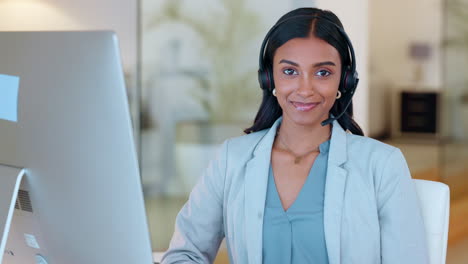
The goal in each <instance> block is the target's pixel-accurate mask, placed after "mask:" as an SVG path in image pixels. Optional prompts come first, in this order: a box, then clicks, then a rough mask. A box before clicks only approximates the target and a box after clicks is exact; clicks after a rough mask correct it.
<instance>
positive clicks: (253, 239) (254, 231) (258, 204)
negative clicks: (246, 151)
mask: <svg viewBox="0 0 468 264" xmlns="http://www.w3.org/2000/svg"><path fill="white" fill-rule="evenodd" d="M281 120H282V118H279V119H278V120H276V122H275V123H274V124H273V126H272V127H271V128H270V129H269V131H268V132H267V133H266V134H265V136H264V137H263V138H262V139H261V140H260V142H259V143H258V145H257V147H256V148H255V150H254V152H253V157H252V159H251V160H250V161H248V162H247V164H246V173H245V200H244V203H245V207H244V208H245V228H246V229H245V237H246V244H247V258H248V262H249V263H259V264H260V263H262V240H263V214H264V209H265V199H266V191H267V186H268V171H269V168H270V160H271V149H272V146H273V141H274V139H275V136H276V129H277V128H278V125H279V124H280V123H281Z"/></svg>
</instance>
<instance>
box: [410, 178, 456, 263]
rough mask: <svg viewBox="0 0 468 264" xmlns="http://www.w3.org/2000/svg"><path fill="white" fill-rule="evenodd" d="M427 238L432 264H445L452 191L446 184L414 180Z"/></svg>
mask: <svg viewBox="0 0 468 264" xmlns="http://www.w3.org/2000/svg"><path fill="white" fill-rule="evenodd" d="M414 183H415V186H416V190H417V193H418V196H419V201H420V206H421V210H422V216H423V219H424V227H425V229H426V236H427V248H428V250H429V260H430V264H444V263H445V258H446V255H447V238H448V225H449V210H450V190H449V187H448V186H447V185H446V184H443V183H440V182H435V181H426V180H414Z"/></svg>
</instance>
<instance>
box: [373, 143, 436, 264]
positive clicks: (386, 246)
mask: <svg viewBox="0 0 468 264" xmlns="http://www.w3.org/2000/svg"><path fill="white" fill-rule="evenodd" d="M384 163H385V165H384V166H383V168H382V172H381V175H380V182H379V184H378V192H377V203H378V211H379V222H380V241H381V257H382V263H383V264H387V263H388V264H393V263H411V264H419V263H421V264H427V263H429V258H428V251H427V242H426V235H425V231H424V222H423V219H422V215H421V209H420V207H419V201H418V197H417V193H416V189H415V187H414V183H413V180H412V179H411V175H410V171H409V169H408V165H407V164H406V161H405V158H404V157H403V154H402V153H401V151H400V150H399V149H395V150H394V151H392V152H391V153H390V155H389V157H387V159H386V161H384Z"/></svg>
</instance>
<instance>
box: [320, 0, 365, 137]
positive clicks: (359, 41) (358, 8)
mask: <svg viewBox="0 0 468 264" xmlns="http://www.w3.org/2000/svg"><path fill="white" fill-rule="evenodd" d="M316 2H317V7H319V8H323V9H329V10H331V11H332V12H334V13H335V14H336V15H337V16H338V17H339V18H340V20H341V22H342V23H343V25H344V27H345V30H346V33H347V34H348V35H349V38H350V39H351V42H352V43H353V47H354V50H355V53H356V62H357V63H356V66H357V71H358V73H359V85H358V88H357V90H356V94H355V96H354V98H353V105H354V116H355V119H356V121H357V122H358V124H359V125H360V126H361V128H362V129H363V131H364V133H365V134H366V135H367V134H368V132H369V121H368V116H369V110H368V107H367V105H368V93H369V88H368V82H369V72H368V52H369V48H368V46H369V45H368V35H369V32H368V29H369V27H368V6H369V3H368V0H355V1H343V0H318V1H316Z"/></svg>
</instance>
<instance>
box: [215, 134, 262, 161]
mask: <svg viewBox="0 0 468 264" xmlns="http://www.w3.org/2000/svg"><path fill="white" fill-rule="evenodd" d="M268 130H269V129H264V130H261V131H257V132H253V133H250V134H246V135H243V136H239V137H234V138H229V139H227V140H226V141H225V142H224V144H225V145H226V151H227V152H228V154H229V155H234V156H238V155H246V154H251V153H253V151H254V150H255V148H256V147H257V145H258V143H259V142H260V141H261V140H262V138H263V137H264V136H265V135H266V133H267V132H268Z"/></svg>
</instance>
